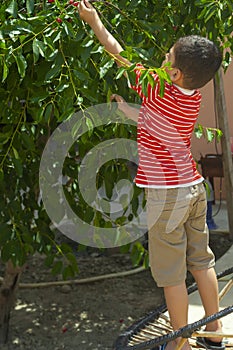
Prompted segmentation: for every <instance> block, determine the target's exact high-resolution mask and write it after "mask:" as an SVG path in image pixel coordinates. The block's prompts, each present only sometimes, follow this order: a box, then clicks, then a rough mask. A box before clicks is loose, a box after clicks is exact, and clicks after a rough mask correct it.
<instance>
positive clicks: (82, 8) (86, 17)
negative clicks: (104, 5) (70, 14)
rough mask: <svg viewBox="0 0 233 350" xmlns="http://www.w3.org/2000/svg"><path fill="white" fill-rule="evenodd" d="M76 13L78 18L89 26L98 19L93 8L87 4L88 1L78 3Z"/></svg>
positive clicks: (83, 0)
mask: <svg viewBox="0 0 233 350" xmlns="http://www.w3.org/2000/svg"><path fill="white" fill-rule="evenodd" d="M78 12H79V16H80V18H81V19H82V20H83V21H85V22H86V23H88V24H89V25H91V24H93V23H94V22H95V21H96V19H98V17H99V16H98V14H97V12H96V10H95V8H94V7H93V6H92V5H91V4H90V3H89V1H88V0H82V1H80V3H79V6H78Z"/></svg>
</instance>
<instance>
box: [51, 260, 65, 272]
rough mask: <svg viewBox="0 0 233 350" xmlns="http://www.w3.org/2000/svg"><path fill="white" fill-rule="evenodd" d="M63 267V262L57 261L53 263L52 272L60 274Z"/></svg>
mask: <svg viewBox="0 0 233 350" xmlns="http://www.w3.org/2000/svg"><path fill="white" fill-rule="evenodd" d="M62 268H63V262H62V261H57V262H55V264H54V265H53V268H52V270H51V272H52V274H53V275H59V274H60V273H61V272H62Z"/></svg>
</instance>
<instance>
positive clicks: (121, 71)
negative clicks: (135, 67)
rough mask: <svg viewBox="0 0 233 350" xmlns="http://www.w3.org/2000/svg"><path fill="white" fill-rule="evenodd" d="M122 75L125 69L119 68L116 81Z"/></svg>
mask: <svg viewBox="0 0 233 350" xmlns="http://www.w3.org/2000/svg"><path fill="white" fill-rule="evenodd" d="M124 73H125V67H120V69H119V70H118V72H117V75H116V79H119V78H121V77H122V75H123V74H124Z"/></svg>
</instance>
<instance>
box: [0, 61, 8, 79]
mask: <svg viewBox="0 0 233 350" xmlns="http://www.w3.org/2000/svg"><path fill="white" fill-rule="evenodd" d="M8 73H9V69H8V67H7V65H6V62H4V63H3V74H2V82H4V81H5V80H6V78H7V76H8Z"/></svg>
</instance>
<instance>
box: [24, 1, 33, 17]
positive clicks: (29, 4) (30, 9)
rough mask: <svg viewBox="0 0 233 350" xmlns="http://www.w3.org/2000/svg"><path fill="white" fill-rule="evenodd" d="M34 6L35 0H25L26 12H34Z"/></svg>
mask: <svg viewBox="0 0 233 350" xmlns="http://www.w3.org/2000/svg"><path fill="white" fill-rule="evenodd" d="M34 7H35V2H34V0H27V2H26V8H27V13H28V14H29V15H32V14H33V12H34Z"/></svg>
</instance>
